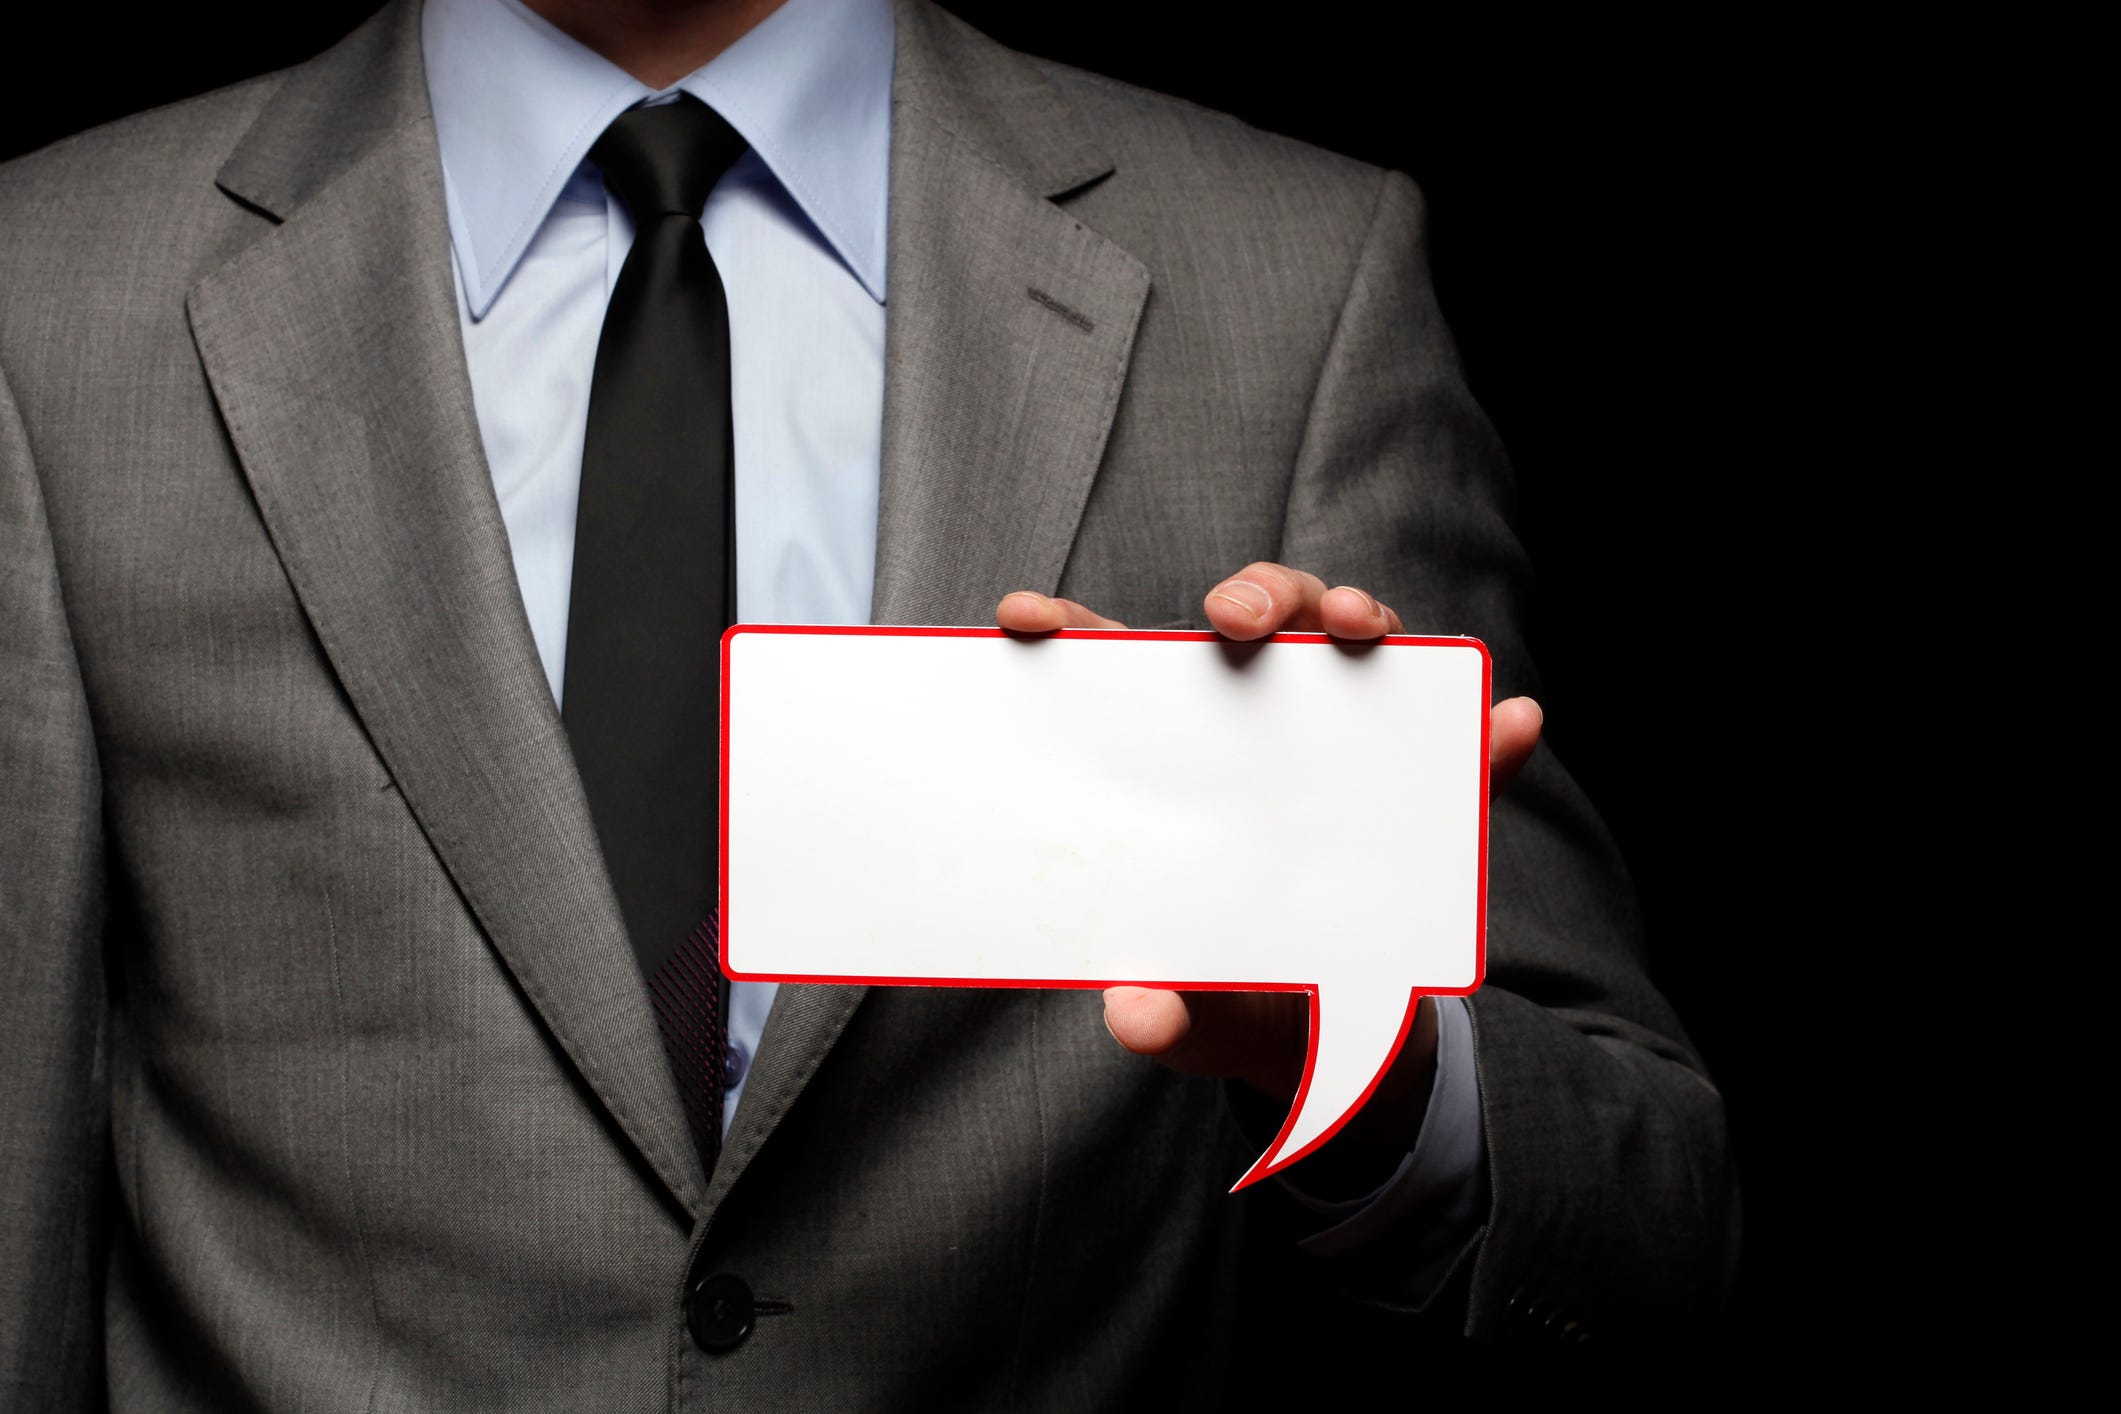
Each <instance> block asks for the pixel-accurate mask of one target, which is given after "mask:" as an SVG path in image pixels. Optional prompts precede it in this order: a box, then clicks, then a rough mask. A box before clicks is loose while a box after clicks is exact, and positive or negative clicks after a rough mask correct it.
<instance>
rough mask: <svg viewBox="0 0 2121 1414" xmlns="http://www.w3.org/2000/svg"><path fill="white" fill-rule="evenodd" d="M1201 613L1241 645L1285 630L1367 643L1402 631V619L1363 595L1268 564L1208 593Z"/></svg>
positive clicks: (1256, 566) (1240, 573)
mask: <svg viewBox="0 0 2121 1414" xmlns="http://www.w3.org/2000/svg"><path fill="white" fill-rule="evenodd" d="M1201 607H1202V608H1203V609H1204V610H1205V611H1206V612H1207V615H1208V622H1210V623H1212V624H1214V625H1215V629H1216V631H1217V632H1218V633H1220V634H1222V635H1223V636H1224V637H1225V638H1235V639H1240V640H1250V639H1255V638H1265V637H1266V636H1267V635H1268V634H1270V633H1279V632H1281V631H1282V630H1283V629H1290V630H1294V631H1296V632H1299V633H1319V632H1324V633H1330V634H1332V635H1333V636H1334V637H1336V638H1353V639H1364V638H1376V637H1377V636H1378V635H1380V634H1386V633H1398V632H1399V631H1400V627H1401V625H1400V621H1399V615H1397V614H1395V613H1393V612H1392V610H1391V609H1390V608H1389V607H1388V606H1386V605H1384V604H1380V603H1378V602H1377V600H1376V599H1375V598H1373V597H1371V596H1370V595H1369V594H1367V593H1365V592H1364V591H1362V590H1360V589H1356V588H1353V587H1352V586H1349V585H1342V586H1340V587H1339V588H1337V589H1328V588H1327V587H1326V582H1325V581H1324V580H1322V579H1320V578H1319V577H1318V576H1317V575H1315V574H1306V573H1304V572H1303V571H1302V570H1292V569H1290V568H1289V567H1288V566H1287V565H1276V564H1269V563H1267V562H1266V561H1264V560H1262V561H1260V562H1259V563H1257V564H1252V565H1247V566H1246V567H1245V568H1243V569H1241V570H1239V571H1238V572H1237V573H1236V574H1234V575H1232V576H1230V578H1228V579H1226V580H1224V581H1223V582H1222V583H1221V584H1218V585H1216V586H1215V587H1214V588H1213V589H1211V590H1209V591H1208V595H1207V598H1205V599H1203V600H1202V601H1201Z"/></svg>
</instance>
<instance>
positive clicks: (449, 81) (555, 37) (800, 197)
mask: <svg viewBox="0 0 2121 1414" xmlns="http://www.w3.org/2000/svg"><path fill="white" fill-rule="evenodd" d="M421 23H422V33H421V45H422V48H423V50H424V52H425V56H426V61H427V87H428V94H429V98H430V100H431V101H432V104H433V107H434V116H435V135H436V139H437V141H438V143H439V144H440V147H441V152H442V173H443V182H444V185H445V186H446V187H447V189H448V190H447V197H448V204H449V234H450V240H451V242H452V244H453V245H454V246H455V247H456V256H457V269H458V273H459V275H460V276H461V277H462V279H463V283H464V295H465V299H466V301H467V303H468V304H469V305H470V307H471V316H472V318H474V319H481V318H484V317H485V315H486V312H487V311H488V310H489V309H491V308H492V307H493V302H494V299H495V297H496V296H498V295H499V293H500V291H501V287H502V286H503V285H505V284H506V283H507V282H508V276H509V274H510V272H512V271H513V270H514V269H515V267H516V263H517V262H518V261H519V260H521V259H522V258H523V252H524V251H525V250H527V249H528V248H529V246H530V241H531V237H532V236H534V235H535V234H536V233H537V230H538V227H539V226H540V225H542V224H543V222H544V220H545V216H546V213H548V212H549V211H551V209H552V204H553V202H554V201H555V200H557V199H558V197H559V195H560V192H561V190H562V189H563V188H564V187H565V186H566V185H567V182H568V179H569V178H570V177H572V176H573V175H574V172H575V169H576V168H578V167H579V166H581V164H582V159H583V158H584V157H586V156H587V155H588V153H589V149H590V147H591V146H592V145H593V144H594V143H595V142H596V140H597V139H598V138H599V137H600V136H602V135H603V132H604V129H605V128H606V127H607V126H608V125H609V124H610V123H611V120H612V119H614V118H616V117H618V115H619V114H621V113H623V112H625V111H626V110H627V109H628V108H630V107H632V106H633V105H634V104H636V103H639V102H640V101H642V100H643V99H646V98H651V97H655V96H657V94H656V91H655V90H653V89H651V88H649V87H648V86H647V85H646V84H644V83H642V82H641V81H640V80H638V79H636V78H634V77H633V76H632V75H630V74H628V73H627V72H625V71H624V70H623V69H621V68H619V67H618V66H617V65H615V64H613V63H611V61H609V60H608V59H605V58H604V57H603V56H602V55H600V54H598V53H596V52H595V51H594V50H592V49H590V48H588V47H587V46H586V45H583V44H581V43H579V42H577V41H576V40H574V39H571V38H569V37H568V36H567V35H565V34H563V33H561V32H560V31H559V30H558V29H556V28H554V27H553V26H552V25H551V24H549V23H547V22H546V21H545V20H543V19H540V18H539V17H538V16H537V15H534V14H532V13H531V12H530V11H529V10H528V9H525V8H524V7H523V6H522V5H521V4H520V3H519V2H518V0H427V10H426V14H425V16H424V17H423V19H422V22H421ZM893 50H894V29H893V23H892V15H891V6H890V3H889V0H787V3H785V4H783V5H782V6H781V7H780V8H779V9H778V10H775V11H774V12H773V13H772V14H771V15H768V16H767V17H766V18H765V19H764V20H762V21H761V22H760V23H759V24H758V25H757V27H755V28H754V29H752V30H751V31H750V32H749V33H747V34H746V35H745V36H744V37H743V38H742V39H739V40H738V41H737V42H736V43H735V44H733V45H731V46H730V47H729V48H728V49H726V50H724V51H723V52H722V53H721V54H719V55H717V56H715V58H714V59H713V60H712V61H711V62H709V63H707V64H706V65H704V66H702V67H701V68H699V69H696V70H694V71H693V72H692V73H690V74H688V75H687V76H686V77H684V78H683V79H680V80H679V81H678V82H677V83H676V84H675V85H673V86H672V88H670V89H667V90H664V92H666V93H668V92H676V91H678V90H683V91H685V92H687V93H690V94H692V95H693V96H694V97H695V98H698V99H699V100H700V101H701V102H703V103H706V104H708V105H709V106H711V107H712V108H713V109H714V110H715V111H716V112H718V113H720V114H721V115H722V117H723V118H725V119H727V120H728V122H729V124H730V126H732V127H734V128H735V129H736V130H737V131H738V132H739V133H742V134H743V136H744V140H745V141H746V142H748V143H750V144H751V147H752V150H753V151H754V152H756V153H757V154H758V156H759V158H760V159H761V160H762V161H763V162H764V163H765V165H766V167H767V169H768V170H769V171H771V172H772V173H773V175H774V178H775V179H776V180H777V181H779V182H780V184H781V186H782V187H783V188H784V189H786V191H787V192H788V194H789V196H791V197H792V198H794V200H795V202H796V204H797V205H798V206H800V207H801V208H802V210H803V214H804V215H805V216H807V217H808V218H809V219H810V222H811V224H812V225H814V226H815V227H816V228H817V230H818V233H819V234H820V235H822V236H823V237H824V239H825V241H826V243H827V244H829V245H830V246H831V247H832V249H833V250H834V251H835V252H836V253H837V254H838V256H839V258H840V260H841V261H842V262H844V263H845V264H846V266H847V268H848V269H849V270H850V271H851V272H853V274H854V277H855V278H856V279H858V280H860V281H861V282H862V285H863V287H864V288H865V289H867V290H868V291H869V294H870V296H871V298H873V299H875V300H877V301H878V302H879V303H881V302H882V301H883V298H884V230H885V226H884V220H885V199H886V194H887V187H888V176H889V170H890V155H891V66H892V59H893Z"/></svg>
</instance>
